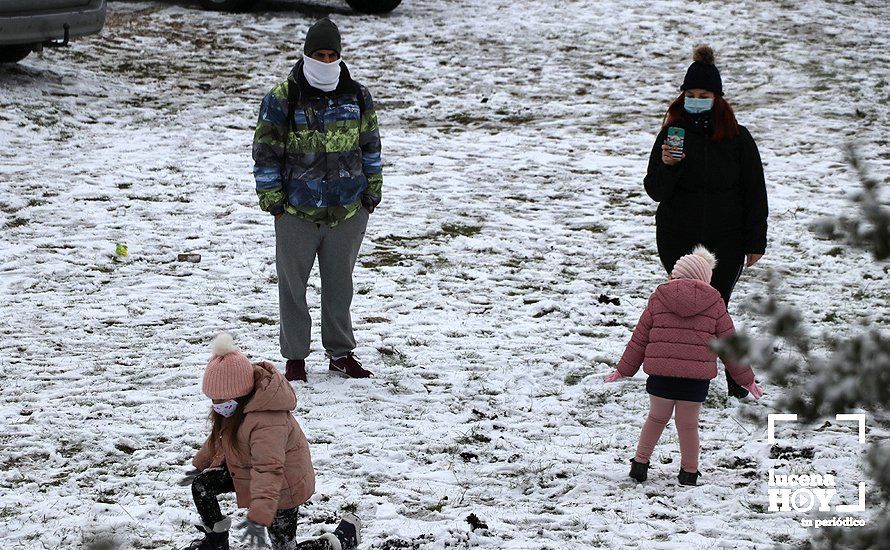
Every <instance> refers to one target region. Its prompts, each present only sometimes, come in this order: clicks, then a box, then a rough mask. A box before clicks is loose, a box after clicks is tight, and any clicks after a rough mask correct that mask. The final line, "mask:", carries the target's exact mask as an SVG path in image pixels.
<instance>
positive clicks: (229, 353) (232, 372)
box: [201, 332, 254, 401]
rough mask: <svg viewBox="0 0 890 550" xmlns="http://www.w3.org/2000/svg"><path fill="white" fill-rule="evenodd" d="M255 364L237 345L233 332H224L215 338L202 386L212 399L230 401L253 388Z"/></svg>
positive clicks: (205, 393)
mask: <svg viewBox="0 0 890 550" xmlns="http://www.w3.org/2000/svg"><path fill="white" fill-rule="evenodd" d="M253 371H254V368H253V365H252V364H251V363H250V361H249V360H248V359H247V357H245V356H244V354H243V353H241V352H240V351H239V350H238V348H236V347H235V341H234V339H233V338H232V335H231V334H228V333H225V332H224V333H222V334H220V335H219V336H217V337H216V338H215V339H214V340H213V355H211V356H210V362H208V363H207V370H205V371H204V383H203V387H202V388H201V389H202V391H203V392H204V395H206V396H207V397H209V398H210V399H223V400H225V401H229V400H231V399H235V398H236V397H241V396H244V395H247V394H248V393H250V392H251V390H253V384H254V379H253Z"/></svg>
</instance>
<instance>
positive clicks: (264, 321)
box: [238, 315, 278, 325]
mask: <svg viewBox="0 0 890 550" xmlns="http://www.w3.org/2000/svg"><path fill="white" fill-rule="evenodd" d="M238 320H239V321H241V322H242V323H253V324H257V325H277V324H278V321H276V320H275V319H272V318H270V317H265V316H262V315H260V316H257V317H252V316H250V315H242V316H241V317H239V318H238Z"/></svg>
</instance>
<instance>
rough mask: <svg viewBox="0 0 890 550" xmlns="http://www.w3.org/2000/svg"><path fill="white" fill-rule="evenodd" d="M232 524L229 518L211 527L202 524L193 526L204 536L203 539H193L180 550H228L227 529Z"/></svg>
mask: <svg viewBox="0 0 890 550" xmlns="http://www.w3.org/2000/svg"><path fill="white" fill-rule="evenodd" d="M231 524H232V520H231V519H230V518H223V519H221V520H220V521H217V522H216V523H215V524H214V525H213V527H207V526H206V525H204V524H201V525H195V528H196V529H197V530H198V532H200V533H203V534H204V538H200V539H195V540H193V541H192V543H191V544H189V545H188V546H186V547H185V548H183V549H182V550H229V527H230V526H231Z"/></svg>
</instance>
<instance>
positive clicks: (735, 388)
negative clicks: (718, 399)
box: [723, 370, 748, 399]
mask: <svg viewBox="0 0 890 550" xmlns="http://www.w3.org/2000/svg"><path fill="white" fill-rule="evenodd" d="M723 372H725V373H726V390H727V393H729V395H731V396H733V397H737V398H739V399H744V398H745V397H748V390H746V389H745V388H743V387H741V386H739V385H738V384H736V381H735V380H733V379H732V376H730V375H729V371H728V370H724V371H723Z"/></svg>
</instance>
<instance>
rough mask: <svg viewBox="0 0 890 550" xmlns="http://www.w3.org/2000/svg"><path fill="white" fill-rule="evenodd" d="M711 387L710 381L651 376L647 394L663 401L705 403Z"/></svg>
mask: <svg viewBox="0 0 890 550" xmlns="http://www.w3.org/2000/svg"><path fill="white" fill-rule="evenodd" d="M710 385H711V381H710V380H699V379H696V378H677V377H674V376H658V375H657V374H650V375H649V378H647V379H646V392H648V393H649V395H654V396H655V397H661V398H662V399H672V400H677V401H694V402H696V403H704V402H705V399H707V398H708V387H710Z"/></svg>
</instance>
